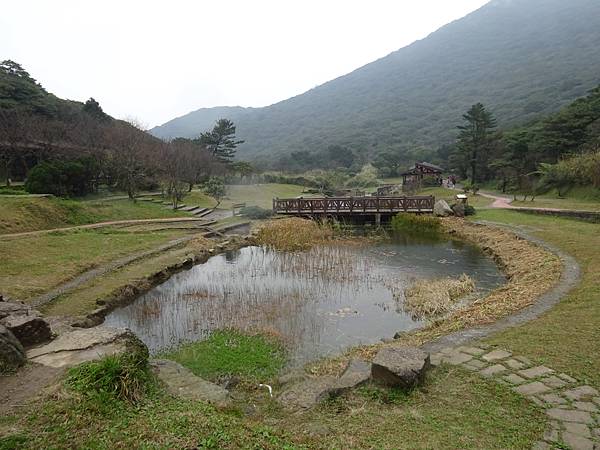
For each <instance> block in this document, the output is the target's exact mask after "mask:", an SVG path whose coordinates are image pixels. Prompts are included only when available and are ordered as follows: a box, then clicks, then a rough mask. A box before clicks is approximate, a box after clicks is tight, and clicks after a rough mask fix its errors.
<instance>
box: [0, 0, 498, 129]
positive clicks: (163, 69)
mask: <svg viewBox="0 0 600 450" xmlns="http://www.w3.org/2000/svg"><path fill="white" fill-rule="evenodd" d="M485 3H487V0H452V1H449V0H385V1H384V0H370V1H365V0H359V1H355V0H293V1H292V0H252V1H250V0H245V1H244V0H228V1H217V0H210V1H209V0H188V1H184V0H168V1H153V0H146V1H137V0H120V1H117V0H102V1H96V0H85V1H81V0H79V1H77V0H71V1H67V0H38V1H33V0H0V11H2V12H1V15H0V60H2V59H14V60H15V61H17V62H19V63H21V64H22V65H23V66H24V67H25V68H26V69H27V70H28V71H29V72H30V74H31V75H32V76H33V77H34V78H36V79H37V80H38V81H40V82H41V83H42V85H43V86H44V87H45V88H46V89H47V90H48V91H50V92H53V93H54V94H56V95H58V96H59V97H63V98H69V99H73V100H81V101H85V100H86V99H87V98H89V97H94V98H96V100H98V101H99V102H100V104H101V105H102V107H103V108H104V110H105V111H106V112H108V113H109V114H111V115H113V116H115V117H117V118H126V117H131V118H137V119H138V120H140V121H141V122H142V123H144V124H146V125H147V126H154V125H158V124H161V123H163V122H165V121H167V120H170V119H172V118H174V117H176V116H180V115H183V114H185V113H187V112H189V111H192V110H194V109H198V108H201V107H210V106H219V105H241V106H265V105H269V104H271V103H275V102H277V101H279V100H283V99H286V98H289V97H291V96H294V95H297V94H300V93H302V92H304V91H306V90H308V89H310V88H312V87H315V86H316V85H318V84H321V83H323V82H325V81H328V80H331V79H333V78H336V77H338V76H340V75H343V74H345V73H348V72H350V71H352V70H353V69H356V68H358V67H360V66H362V65H364V64H366V63H368V62H371V61H373V60H375V59H377V58H381V57H383V56H385V55H387V54H388V53H390V52H392V51H394V50H397V49H398V48H400V47H403V46H405V45H408V44H410V43H411V42H413V41H415V40H417V39H422V38H423V37H425V36H426V35H428V34H429V33H431V32H433V31H434V30H435V29H437V28H439V27H440V26H442V25H444V24H446V23H448V22H451V21H453V20H456V19H459V18H460V17H463V16H464V15H466V14H468V13H469V12H471V11H473V10H475V9H477V8H479V7H480V6H482V5H483V4H485Z"/></svg>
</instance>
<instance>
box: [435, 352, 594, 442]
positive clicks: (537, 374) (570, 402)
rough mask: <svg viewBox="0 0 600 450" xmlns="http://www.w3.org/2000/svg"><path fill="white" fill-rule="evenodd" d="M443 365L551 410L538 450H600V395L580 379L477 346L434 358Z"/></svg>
mask: <svg viewBox="0 0 600 450" xmlns="http://www.w3.org/2000/svg"><path fill="white" fill-rule="evenodd" d="M431 362H432V364H434V365H438V364H440V363H442V362H444V363H448V364H451V365H456V366H460V367H463V368H465V369H467V370H471V371H474V372H478V373H479V374H480V375H482V376H484V377H488V378H492V379H494V380H496V381H497V382H499V383H501V384H504V385H507V386H511V387H512V389H513V390H514V391H515V392H517V393H519V394H521V395H523V396H525V397H526V398H528V399H529V400H531V401H532V402H534V403H536V404H537V405H538V406H540V407H542V408H544V409H545V411H546V415H547V416H548V428H547V430H546V432H545V433H544V437H543V440H542V441H539V442H536V443H535V444H534V446H533V449H534V450H550V449H566V448H570V449H571V450H600V393H598V391H597V390H596V389H594V388H593V387H591V386H586V385H582V384H581V383H579V382H578V381H577V380H576V379H575V378H572V377H571V376H569V375H567V374H565V373H559V372H557V371H555V370H553V369H551V368H549V367H546V366H536V365H534V364H533V363H532V362H531V361H530V360H529V359H528V358H526V357H523V356H516V355H513V354H512V353H511V352H509V351H506V350H502V349H498V348H492V347H490V346H487V345H485V344H481V343H478V344H477V345H474V346H460V347H448V348H445V349H442V350H441V351H439V352H438V353H434V354H432V355H431Z"/></svg>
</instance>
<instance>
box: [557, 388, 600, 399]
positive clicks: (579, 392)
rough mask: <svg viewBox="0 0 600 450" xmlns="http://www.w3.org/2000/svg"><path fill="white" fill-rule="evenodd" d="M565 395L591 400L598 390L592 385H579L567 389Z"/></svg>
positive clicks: (570, 397) (571, 397)
mask: <svg viewBox="0 0 600 450" xmlns="http://www.w3.org/2000/svg"><path fill="white" fill-rule="evenodd" d="M564 395H565V396H566V397H567V398H569V399H571V400H591V399H592V398H593V397H595V396H597V395H598V391H597V390H596V389H594V388H593V387H591V386H579V387H576V388H574V389H569V390H567V391H565V392H564Z"/></svg>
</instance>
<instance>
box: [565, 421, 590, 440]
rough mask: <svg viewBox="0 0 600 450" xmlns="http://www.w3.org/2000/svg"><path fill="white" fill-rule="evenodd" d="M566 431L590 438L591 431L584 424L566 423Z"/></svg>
mask: <svg viewBox="0 0 600 450" xmlns="http://www.w3.org/2000/svg"><path fill="white" fill-rule="evenodd" d="M564 425H565V431H567V432H569V433H573V434H578V435H579V436H583V437H590V436H591V433H590V429H589V428H588V426H587V425H586V424H583V423H574V422H565V424H564Z"/></svg>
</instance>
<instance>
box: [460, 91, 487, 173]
mask: <svg viewBox="0 0 600 450" xmlns="http://www.w3.org/2000/svg"><path fill="white" fill-rule="evenodd" d="M463 119H464V121H465V124H464V125H460V126H458V129H459V130H460V133H459V135H458V142H457V150H458V152H459V153H461V154H462V155H463V156H464V159H463V161H465V162H466V163H467V167H468V168H469V169H470V172H471V173H470V175H471V183H473V184H475V183H477V181H479V172H478V169H479V168H480V167H481V166H482V165H483V164H484V163H485V161H486V160H487V157H488V156H489V153H490V150H491V148H492V147H493V143H494V142H493V141H494V129H495V128H496V119H495V118H494V116H493V115H492V113H491V112H489V111H487V110H486V109H485V106H483V104H481V103H477V104H475V105H473V106H472V107H471V108H470V109H469V111H467V113H466V114H464V115H463Z"/></svg>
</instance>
